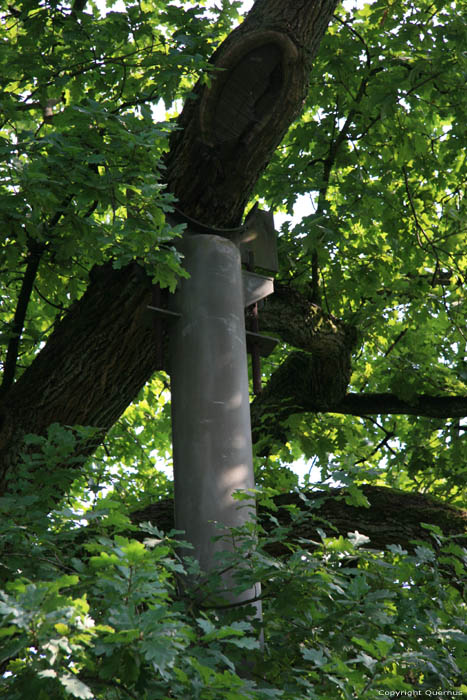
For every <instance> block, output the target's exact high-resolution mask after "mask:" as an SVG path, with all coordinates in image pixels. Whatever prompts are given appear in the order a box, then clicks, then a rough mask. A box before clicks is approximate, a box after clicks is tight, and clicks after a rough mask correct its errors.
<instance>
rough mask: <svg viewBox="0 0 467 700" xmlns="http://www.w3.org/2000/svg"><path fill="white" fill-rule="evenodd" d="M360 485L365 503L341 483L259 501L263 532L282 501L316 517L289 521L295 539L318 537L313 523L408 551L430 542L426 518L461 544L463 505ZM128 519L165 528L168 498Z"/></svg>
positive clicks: (278, 549) (273, 547)
mask: <svg viewBox="0 0 467 700" xmlns="http://www.w3.org/2000/svg"><path fill="white" fill-rule="evenodd" d="M360 488H361V490H362V491H363V493H364V495H365V496H366V498H367V499H368V502H369V504H370V506H369V507H368V508H367V507H363V506H362V507H355V506H352V505H348V504H347V502H346V500H345V496H346V491H345V489H338V488H333V489H330V490H329V492H326V491H311V492H309V493H307V494H306V495H307V498H308V503H306V502H305V501H303V500H302V498H300V497H299V496H298V494H295V493H287V494H282V495H280V496H276V497H275V498H274V503H275V505H276V506H277V507H278V508H279V510H278V511H272V512H271V511H270V510H268V509H267V508H264V507H263V508H260V509H259V513H260V518H261V521H262V522H263V524H264V526H265V529H266V534H267V532H268V531H270V530H271V525H270V523H269V520H268V514H271V515H273V516H274V517H275V518H276V519H277V520H278V521H279V524H281V525H288V524H290V522H291V518H290V515H289V513H288V511H287V510H286V509H284V508H283V507H284V506H291V505H293V506H295V507H296V508H298V509H299V510H300V511H302V512H307V511H308V512H310V513H311V512H312V513H313V514H314V515H316V519H311V518H310V519H306V520H303V522H302V524H300V525H297V524H294V527H293V539H294V540H295V541H298V540H299V539H300V538H303V539H304V540H312V541H315V542H316V541H318V542H319V541H320V537H319V534H318V532H317V530H316V528H317V527H319V528H321V529H322V530H324V532H325V533H326V535H327V536H329V537H335V536H338V535H342V537H348V534H349V533H350V532H355V531H356V530H358V532H359V533H360V534H362V535H366V536H367V537H369V538H370V542H369V543H368V547H371V548H372V549H379V550H384V549H385V548H386V547H387V545H390V544H398V545H400V546H401V547H402V548H403V549H405V550H407V551H409V552H413V551H414V547H415V546H416V545H415V544H414V541H415V540H420V541H422V542H427V543H429V544H431V545H433V544H434V540H433V538H432V536H431V535H430V533H429V531H428V530H427V529H426V528H424V527H422V523H427V524H429V525H433V526H436V527H439V528H440V529H441V530H442V532H443V534H444V535H446V536H450V535H461V536H463V537H461V538H459V539H457V540H456V541H457V543H458V544H460V545H462V546H465V545H466V544H467V536H466V534H465V533H466V526H467V510H462V509H460V508H455V507H454V506H451V505H449V504H447V503H443V502H442V501H439V500H438V499H436V498H433V497H431V496H427V495H425V494H421V493H407V492H405V491H398V490H396V489H390V488H386V487H383V486H370V485H366V486H362V487H360ZM131 519H132V521H133V522H134V523H135V524H140V523H143V522H147V521H149V522H152V523H153V524H154V525H156V526H157V527H159V528H160V529H161V530H163V531H164V532H169V531H170V530H171V529H172V528H173V525H174V521H173V503H172V501H171V500H169V499H165V500H162V501H159V502H157V503H153V504H151V505H150V506H148V507H146V508H143V509H141V510H138V511H135V512H134V513H133V514H132V516H131ZM268 523H269V524H268ZM310 546H311V545H310ZM267 549H268V551H269V552H270V553H271V554H273V555H276V556H280V555H282V554H284V553H285V552H286V550H285V548H284V546H283V545H282V544H276V543H271V544H269V545H267Z"/></svg>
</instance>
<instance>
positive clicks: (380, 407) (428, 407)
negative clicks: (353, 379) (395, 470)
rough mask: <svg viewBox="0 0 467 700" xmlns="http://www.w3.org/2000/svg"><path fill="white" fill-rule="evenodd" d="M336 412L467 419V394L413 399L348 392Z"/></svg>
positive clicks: (334, 410)
mask: <svg viewBox="0 0 467 700" xmlns="http://www.w3.org/2000/svg"><path fill="white" fill-rule="evenodd" d="M332 412H333V413H345V414H347V415H352V416H369V415H391V414H394V415H397V414H399V415H406V416H423V417H425V418H441V419H444V418H464V417H465V416H467V396H430V395H428V394H417V395H416V396H414V397H413V398H412V400H411V401H405V400H404V399H400V398H399V397H397V396H396V395H395V394H347V396H346V397H345V398H344V399H343V400H342V401H341V402H340V403H339V404H337V405H336V406H334V407H333V409H332Z"/></svg>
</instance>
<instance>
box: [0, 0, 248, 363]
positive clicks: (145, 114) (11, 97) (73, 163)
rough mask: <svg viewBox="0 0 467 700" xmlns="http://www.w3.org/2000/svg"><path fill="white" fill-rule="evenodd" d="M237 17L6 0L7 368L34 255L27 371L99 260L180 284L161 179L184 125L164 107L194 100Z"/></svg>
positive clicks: (24, 352) (2, 255)
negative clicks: (177, 129) (134, 266)
mask: <svg viewBox="0 0 467 700" xmlns="http://www.w3.org/2000/svg"><path fill="white" fill-rule="evenodd" d="M113 4H114V3H109V8H110V7H111V6H112V5H113ZM235 16H236V9H235V3H234V6H233V7H232V8H229V9H227V8H224V10H223V12H222V13H219V12H214V13H212V12H211V14H210V16H209V18H208V16H207V15H206V14H205V10H204V9H203V8H202V7H200V6H199V4H198V3H193V4H192V6H190V7H186V8H181V7H178V6H177V5H175V4H167V3H166V2H157V1H154V2H149V1H147V2H143V3H138V2H127V3H126V7H125V10H124V11H115V10H112V9H108V11H107V12H106V14H103V13H102V10H101V9H98V7H97V6H96V5H95V4H94V3H88V5H87V6H86V8H85V11H82V12H75V11H73V9H72V6H70V4H69V3H59V2H55V1H50V2H44V3H41V4H40V5H38V4H37V2H33V1H32V0H23V2H21V3H19V4H16V5H15V6H14V7H13V5H7V4H6V3H2V7H1V36H2V52H1V57H0V74H1V90H2V111H1V117H0V162H1V165H0V220H1V221H2V230H3V235H2V237H1V240H0V270H1V271H2V285H3V288H2V297H3V299H2V302H3V313H2V324H3V327H2V329H0V345H1V346H2V347H1V348H0V359H1V360H2V361H4V359H5V356H4V353H5V351H6V345H7V343H8V341H9V339H10V338H11V334H12V333H14V332H15V329H14V328H13V329H12V327H11V325H10V324H11V323H12V321H13V318H14V315H15V310H16V308H17V302H18V295H20V294H21V283H22V280H23V275H24V273H25V270H26V275H25V279H27V277H28V275H27V270H28V268H29V267H30V266H31V265H32V264H33V261H39V267H38V270H37V272H36V274H35V276H34V289H33V290H32V293H31V296H30V299H29V304H28V306H27V314H26V317H25V319H24V323H23V326H24V330H23V333H22V336H21V343H20V348H19V353H20V355H21V358H22V363H21V365H22V366H23V367H24V366H25V365H27V364H28V363H29V362H30V361H31V358H32V356H33V355H34V354H35V353H36V352H37V345H38V344H39V343H40V342H43V341H44V340H45V339H46V337H47V335H48V333H49V332H50V329H51V326H52V324H53V322H54V319H55V317H56V315H57V310H58V312H59V315H60V314H61V313H62V312H63V311H64V310H65V309H66V308H67V307H68V306H69V305H70V303H71V302H73V301H74V300H75V299H76V298H78V297H79V296H81V294H82V293H83V291H84V289H85V287H86V284H87V282H88V273H89V271H90V269H91V268H92V267H93V266H94V265H102V264H103V263H105V262H107V261H112V264H113V265H114V267H116V268H118V267H122V266H124V265H126V264H128V263H129V262H131V261H133V260H137V261H138V262H140V263H141V264H142V265H144V266H145V268H146V269H147V271H148V272H149V273H150V274H151V276H152V277H153V279H154V280H155V281H156V282H159V283H160V284H161V285H162V286H169V287H171V288H172V289H173V288H174V285H175V282H176V277H177V276H178V275H180V274H181V267H180V262H179V257H178V255H177V253H176V252H175V250H174V248H173V245H172V239H173V237H174V235H177V233H179V232H180V231H179V228H178V229H177V228H175V229H174V228H173V226H171V225H169V224H168V223H167V221H166V218H165V214H166V213H167V212H168V211H170V210H171V206H172V203H173V197H172V195H170V194H169V193H168V192H166V191H165V188H164V185H163V184H162V183H161V179H162V178H161V172H162V171H163V168H164V166H163V162H162V159H163V155H164V153H165V151H166V150H167V147H168V137H169V135H170V133H171V131H172V130H173V128H174V124H173V123H172V122H171V121H170V119H169V118H168V115H167V114H164V109H163V105H166V106H167V107H169V106H170V105H172V104H173V103H174V101H177V100H180V99H182V98H186V97H187V96H189V93H190V90H191V88H192V86H193V84H194V82H195V81H196V79H197V77H198V75H199V73H200V72H201V71H202V70H204V71H206V70H207V67H208V66H207V58H208V56H209V55H210V53H211V52H212V50H213V47H215V45H216V43H217V42H218V41H219V40H220V38H221V37H222V36H223V35H224V34H225V31H226V30H227V29H228V26H229V23H230V22H231V20H232V17H235ZM156 107H158V113H157V114H158V115H161V112H162V118H161V116H159V117H158V116H156V117H155V115H154V108H156ZM24 286H25V283H24V282H23V289H24ZM18 369H20V368H18Z"/></svg>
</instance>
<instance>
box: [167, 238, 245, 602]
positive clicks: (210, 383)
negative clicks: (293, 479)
mask: <svg viewBox="0 0 467 700" xmlns="http://www.w3.org/2000/svg"><path fill="white" fill-rule="evenodd" d="M180 250H181V252H182V253H183V255H184V256H185V260H184V267H185V268H186V270H187V271H188V272H189V274H190V278H189V279H184V280H182V281H181V283H180V284H179V287H178V288H177V291H176V293H175V295H174V298H173V301H172V305H171V309H172V310H173V311H177V312H179V313H180V314H181V317H180V318H179V320H178V321H177V322H176V323H174V324H173V326H172V329H171V339H170V351H169V352H170V355H169V357H170V367H171V370H170V371H171V387H172V433H173V449H174V477H175V524H176V527H177V528H178V529H180V530H185V532H186V536H187V539H188V540H189V541H190V542H191V543H192V544H193V545H194V547H195V549H194V556H196V558H197V559H198V560H199V562H200V564H201V568H202V569H204V570H209V569H211V568H212V567H213V563H215V562H214V556H215V553H216V552H217V551H220V550H222V549H225V548H226V547H228V545H227V544H226V542H225V541H221V540H219V541H217V542H215V543H213V542H212V537H213V536H216V535H219V534H221V531H220V530H219V529H218V528H216V526H215V523H216V522H218V523H223V524H225V525H227V526H229V527H231V526H238V525H241V524H243V523H244V522H245V521H246V520H247V519H248V518H249V517H250V514H251V509H252V508H254V501H253V499H252V501H251V502H250V503H249V504H246V502H245V501H241V502H240V501H236V500H234V499H233V497H232V495H233V493H234V492H235V491H236V490H237V489H250V488H252V487H253V486H254V476H253V463H252V446H251V424H250V408H249V393H248V367H247V351H246V336H245V321H244V303H243V289H242V286H243V284H242V270H241V260H240V252H239V250H238V248H237V246H236V245H235V244H234V243H233V242H232V241H230V240H228V239H226V238H223V237H221V236H217V235H209V234H202V235H190V234H189V233H185V235H184V237H183V239H182V241H181V243H180ZM225 584H226V586H228V578H226V581H225ZM254 595H255V590H250V591H245V593H244V594H243V595H242V596H240V597H238V596H236V597H235V596H232V595H228V594H226V597H227V598H228V599H229V600H231V601H233V600H236V601H240V600H246V599H249V598H252V597H253V596H254Z"/></svg>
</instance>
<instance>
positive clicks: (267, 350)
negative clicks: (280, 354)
mask: <svg viewBox="0 0 467 700" xmlns="http://www.w3.org/2000/svg"><path fill="white" fill-rule="evenodd" d="M278 342H279V340H278V339H277V338H272V337H271V336H269V335H261V333H253V331H247V332H246V348H247V351H248V352H250V353H252V352H253V350H254V348H257V349H258V351H259V354H260V355H261V357H269V355H270V354H271V353H272V351H273V350H274V348H275V347H276V345H277V343H278Z"/></svg>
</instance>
